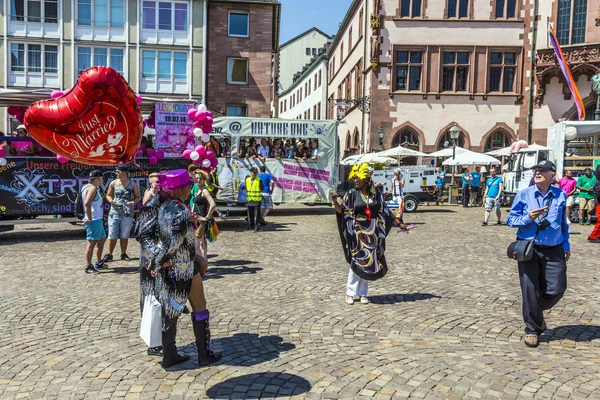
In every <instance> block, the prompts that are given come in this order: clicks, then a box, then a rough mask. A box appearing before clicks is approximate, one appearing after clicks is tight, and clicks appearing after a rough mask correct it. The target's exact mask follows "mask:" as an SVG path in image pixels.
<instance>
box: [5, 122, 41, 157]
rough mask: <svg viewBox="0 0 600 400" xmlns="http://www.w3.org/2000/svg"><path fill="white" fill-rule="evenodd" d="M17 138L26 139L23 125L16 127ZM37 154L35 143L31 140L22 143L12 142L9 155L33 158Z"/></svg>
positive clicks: (25, 130)
mask: <svg viewBox="0 0 600 400" xmlns="http://www.w3.org/2000/svg"><path fill="white" fill-rule="evenodd" d="M17 136H18V137H27V136H28V134H27V129H26V128H25V125H19V126H17ZM36 152H37V147H36V145H35V143H34V142H33V141H31V140H24V141H13V142H12V143H11V153H12V155H13V156H17V157H23V156H33V155H35V153H36Z"/></svg>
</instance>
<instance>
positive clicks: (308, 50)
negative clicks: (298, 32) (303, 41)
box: [306, 47, 310, 56]
mask: <svg viewBox="0 0 600 400" xmlns="http://www.w3.org/2000/svg"><path fill="white" fill-rule="evenodd" d="M306 55H307V56H310V47H307V48H306Z"/></svg>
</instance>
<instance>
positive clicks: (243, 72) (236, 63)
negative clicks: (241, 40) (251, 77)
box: [227, 58, 248, 85]
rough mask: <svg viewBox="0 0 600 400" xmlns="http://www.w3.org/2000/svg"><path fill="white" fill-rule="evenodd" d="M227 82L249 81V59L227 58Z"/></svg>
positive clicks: (245, 82) (240, 82)
mask: <svg viewBox="0 0 600 400" xmlns="http://www.w3.org/2000/svg"><path fill="white" fill-rule="evenodd" d="M227 83H232V84H235V85H245V84H247V83H248V60H247V59H245V58H228V59H227Z"/></svg>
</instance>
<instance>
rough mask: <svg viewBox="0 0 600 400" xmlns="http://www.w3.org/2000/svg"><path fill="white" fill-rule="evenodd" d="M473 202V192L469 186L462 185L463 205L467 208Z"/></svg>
mask: <svg viewBox="0 0 600 400" xmlns="http://www.w3.org/2000/svg"><path fill="white" fill-rule="evenodd" d="M470 200H471V190H470V188H469V185H462V205H463V207H466V206H468V205H469V201H470Z"/></svg>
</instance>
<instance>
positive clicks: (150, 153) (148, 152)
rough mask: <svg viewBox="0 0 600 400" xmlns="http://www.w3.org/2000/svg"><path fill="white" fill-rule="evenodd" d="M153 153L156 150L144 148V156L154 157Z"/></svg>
mask: <svg viewBox="0 0 600 400" xmlns="http://www.w3.org/2000/svg"><path fill="white" fill-rule="evenodd" d="M155 154H156V152H155V151H154V150H152V149H148V150H146V157H154V155H155Z"/></svg>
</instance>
